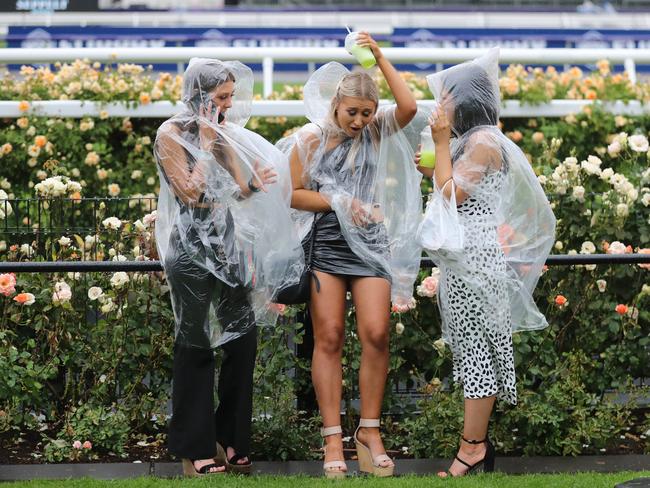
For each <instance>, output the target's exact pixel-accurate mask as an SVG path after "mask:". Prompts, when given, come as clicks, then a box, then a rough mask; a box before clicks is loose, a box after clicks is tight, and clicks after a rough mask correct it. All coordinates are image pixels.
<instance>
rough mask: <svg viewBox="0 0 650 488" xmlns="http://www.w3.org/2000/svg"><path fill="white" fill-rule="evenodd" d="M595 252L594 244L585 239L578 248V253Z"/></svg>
mask: <svg viewBox="0 0 650 488" xmlns="http://www.w3.org/2000/svg"><path fill="white" fill-rule="evenodd" d="M595 252H596V246H595V245H594V243H593V242H591V241H585V242H583V243H582V247H581V248H580V254H593V253H595Z"/></svg>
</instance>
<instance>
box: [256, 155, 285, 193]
mask: <svg viewBox="0 0 650 488" xmlns="http://www.w3.org/2000/svg"><path fill="white" fill-rule="evenodd" d="M253 172H254V174H253V177H252V178H251V185H253V186H254V187H255V188H257V189H258V190H262V191H268V190H267V189H266V185H272V184H273V183H275V182H277V181H278V180H277V176H278V174H277V173H276V172H275V171H273V170H272V169H271V168H262V167H260V163H259V161H257V160H255V161H253Z"/></svg>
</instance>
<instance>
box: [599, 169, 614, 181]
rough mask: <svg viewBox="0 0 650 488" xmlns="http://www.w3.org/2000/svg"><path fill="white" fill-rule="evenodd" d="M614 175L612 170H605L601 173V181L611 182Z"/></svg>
mask: <svg viewBox="0 0 650 488" xmlns="http://www.w3.org/2000/svg"><path fill="white" fill-rule="evenodd" d="M613 175H614V170H613V169H612V168H605V169H604V170H603V171H602V172H601V173H600V179H601V180H604V181H609V180H610V178H611V177H612V176H613Z"/></svg>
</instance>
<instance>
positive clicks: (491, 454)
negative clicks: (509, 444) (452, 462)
mask: <svg viewBox="0 0 650 488" xmlns="http://www.w3.org/2000/svg"><path fill="white" fill-rule="evenodd" d="M461 439H463V441H464V442H467V443H468V444H473V445H476V444H483V443H485V448H486V449H485V456H483V459H481V460H480V461H479V462H477V463H474V464H469V463H467V462H465V461H463V460H462V459H461V458H459V457H458V456H454V457H455V459H456V461H458V462H459V463H461V464H464V465H465V466H467V468H468V469H467V471H465V473H463V474H461V475H457V476H454V475H453V474H451V472H450V471H449V470H447V471H445V473H446V474H447V475H446V476H439V477H440V478H449V477H451V478H453V477H461V476H467V475H470V474H479V473H492V472H493V471H494V458H495V457H496V453H495V451H494V446H493V445H492V443H491V442H490V440H489V439H488V438H487V437H486V438H485V439H483V440H482V441H475V440H468V439H465V438H464V437H461Z"/></svg>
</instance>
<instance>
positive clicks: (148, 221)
mask: <svg viewBox="0 0 650 488" xmlns="http://www.w3.org/2000/svg"><path fill="white" fill-rule="evenodd" d="M157 215H158V211H157V210H154V211H153V212H151V213H149V214H147V215H145V216H144V217H142V223H143V224H144V225H146V226H147V227H149V226H151V224H152V223H153V222H155V221H156V216H157Z"/></svg>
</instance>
